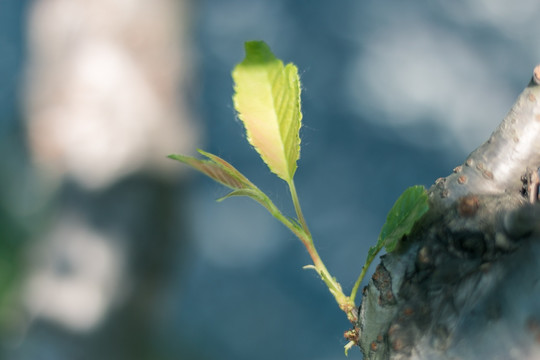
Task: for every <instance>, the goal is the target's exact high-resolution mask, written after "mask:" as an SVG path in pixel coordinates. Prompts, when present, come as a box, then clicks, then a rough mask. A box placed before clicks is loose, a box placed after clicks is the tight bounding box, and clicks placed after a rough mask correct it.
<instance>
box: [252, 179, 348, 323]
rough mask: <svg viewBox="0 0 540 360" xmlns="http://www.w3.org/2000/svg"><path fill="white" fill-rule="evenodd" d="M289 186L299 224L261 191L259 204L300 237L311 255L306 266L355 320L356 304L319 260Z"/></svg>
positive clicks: (290, 184) (294, 191) (293, 190)
mask: <svg viewBox="0 0 540 360" xmlns="http://www.w3.org/2000/svg"><path fill="white" fill-rule="evenodd" d="M289 187H290V191H291V197H292V199H293V203H294V208H295V210H296V215H297V216H298V221H299V224H298V223H296V222H293V221H291V219H289V218H287V217H286V216H284V215H283V214H282V213H281V211H280V210H279V209H278V208H277V207H276V206H275V205H274V203H273V202H272V201H271V200H270V198H268V196H266V194H264V193H263V192H260V194H259V195H260V196H261V199H262V201H261V204H263V206H264V207H265V208H266V209H267V210H268V211H269V212H270V213H271V214H272V216H274V217H275V218H276V219H277V220H279V221H280V222H281V223H282V224H283V225H285V226H286V227H287V228H288V229H289V230H290V231H291V232H292V233H293V234H295V235H296V236H297V237H298V238H299V239H300V241H302V243H303V244H304V246H305V247H306V249H307V251H308V253H309V256H310V257H311V260H312V261H313V265H308V266H307V267H306V268H313V269H314V270H315V271H317V273H318V274H319V276H320V277H321V279H322V280H323V281H324V283H325V284H326V286H327V287H328V290H329V291H330V293H331V294H332V295H333V296H334V298H335V299H336V302H337V303H338V305H339V307H340V308H341V309H342V310H343V311H344V312H345V313H346V314H347V317H348V318H349V320H350V321H351V322H355V321H356V316H357V315H356V313H355V309H356V306H355V304H354V301H352V300H351V298H350V297H348V296H346V295H345V294H344V293H343V290H342V288H341V285H340V284H339V283H338V282H337V280H336V279H335V278H334V277H332V275H330V272H329V271H328V269H327V268H326V266H325V265H324V262H323V261H322V260H321V257H320V256H319V253H318V252H317V249H316V248H315V244H314V243H313V238H312V236H311V233H310V232H309V230H308V227H307V224H306V221H305V219H304V216H303V215H302V209H301V208H300V202H299V201H298V195H297V193H296V189H295V187H294V183H293V182H292V181H291V182H290V183H289Z"/></svg>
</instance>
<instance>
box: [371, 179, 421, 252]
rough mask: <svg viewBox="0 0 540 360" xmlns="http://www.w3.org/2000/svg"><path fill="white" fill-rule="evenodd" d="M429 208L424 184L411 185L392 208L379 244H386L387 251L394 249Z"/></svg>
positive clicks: (382, 230)
mask: <svg viewBox="0 0 540 360" xmlns="http://www.w3.org/2000/svg"><path fill="white" fill-rule="evenodd" d="M428 210H429V204H428V196H427V192H426V189H425V188H424V187H423V186H421V185H416V186H411V187H410V188H408V189H407V190H405V191H404V192H403V194H401V195H400V197H399V198H398V199H397V200H396V202H395V204H394V206H392V209H390V212H389V213H388V216H387V218H386V223H385V224H384V225H383V227H382V229H381V234H380V235H379V241H378V242H377V245H378V246H380V247H382V246H383V245H384V247H385V248H386V251H387V252H392V251H394V250H395V248H396V246H397V244H398V242H399V240H401V238H402V237H403V236H405V235H409V233H410V232H411V230H412V228H413V226H414V224H415V223H416V221H418V220H419V219H420V218H421V217H422V216H423V215H424V214H425V213H426V212H427V211H428ZM379 242H380V243H381V244H380V245H379Z"/></svg>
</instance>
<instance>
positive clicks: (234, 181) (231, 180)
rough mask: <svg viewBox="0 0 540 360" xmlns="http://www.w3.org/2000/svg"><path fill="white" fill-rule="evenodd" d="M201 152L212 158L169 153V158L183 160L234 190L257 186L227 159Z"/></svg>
mask: <svg viewBox="0 0 540 360" xmlns="http://www.w3.org/2000/svg"><path fill="white" fill-rule="evenodd" d="M199 152H200V153H201V154H203V155H204V156H206V157H207V158H209V159H210V160H200V159H197V158H194V157H191V156H184V155H169V158H171V159H174V160H178V161H180V162H183V163H184V164H187V165H189V166H191V167H193V168H195V169H197V170H199V171H200V172H202V173H203V174H205V175H207V176H208V177H210V178H212V179H213V180H215V181H217V182H218V183H220V184H223V185H225V186H227V187H229V188H231V189H233V190H239V189H247V188H255V185H253V184H252V183H251V182H250V181H249V180H248V179H247V178H246V177H245V176H244V175H242V173H240V171H238V170H236V168H235V167H234V166H232V165H231V164H229V163H228V162H226V161H225V160H223V159H221V158H220V157H218V156H216V155H213V154H209V153H207V152H204V151H202V150H199Z"/></svg>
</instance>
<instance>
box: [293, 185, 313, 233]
mask: <svg viewBox="0 0 540 360" xmlns="http://www.w3.org/2000/svg"><path fill="white" fill-rule="evenodd" d="M287 184H288V185H289V190H290V191H291V197H292V201H293V204H294V210H295V211H296V216H297V217H298V221H299V222H300V225H302V228H303V229H304V231H305V232H306V234H307V235H308V236H309V237H310V238H311V233H310V232H309V229H308V226H307V223H306V220H305V219H304V214H302V208H301V207H300V201H299V200H298V194H297V193H296V186H294V180H293V179H291V180H290V181H288V182H287ZM312 243H313V241H312Z"/></svg>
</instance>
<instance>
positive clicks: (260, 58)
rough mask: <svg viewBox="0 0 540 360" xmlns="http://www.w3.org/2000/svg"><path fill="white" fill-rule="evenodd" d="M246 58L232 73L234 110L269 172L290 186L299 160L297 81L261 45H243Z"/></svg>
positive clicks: (293, 69) (293, 70)
mask: <svg viewBox="0 0 540 360" xmlns="http://www.w3.org/2000/svg"><path fill="white" fill-rule="evenodd" d="M245 49H246V57H245V59H244V60H243V61H242V62H241V63H239V64H238V65H236V67H235V68H234V70H233V72H232V76H233V79H234V83H235V85H234V90H235V94H234V96H233V102H234V107H235V109H236V111H237V112H238V117H239V118H240V120H242V122H243V123H244V127H245V128H246V134H247V139H248V141H249V142H250V144H251V145H252V146H253V147H254V148H255V150H257V152H258V153H259V155H260V156H261V158H262V159H263V161H264V162H265V163H266V164H267V165H268V167H269V168H270V171H272V172H273V173H275V174H276V175H277V176H279V177H280V178H282V179H283V180H285V181H287V182H290V181H292V178H293V176H294V172H295V171H296V162H297V160H298V158H299V157H300V135H299V131H300V126H301V121H302V112H301V110H300V79H299V77H298V69H297V68H296V66H294V65H293V64H287V65H286V66H284V65H283V62H282V61H281V60H279V59H277V58H276V57H275V56H274V54H273V53H272V52H271V50H270V48H269V47H268V45H266V43H264V42H263V41H249V42H246V44H245Z"/></svg>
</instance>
